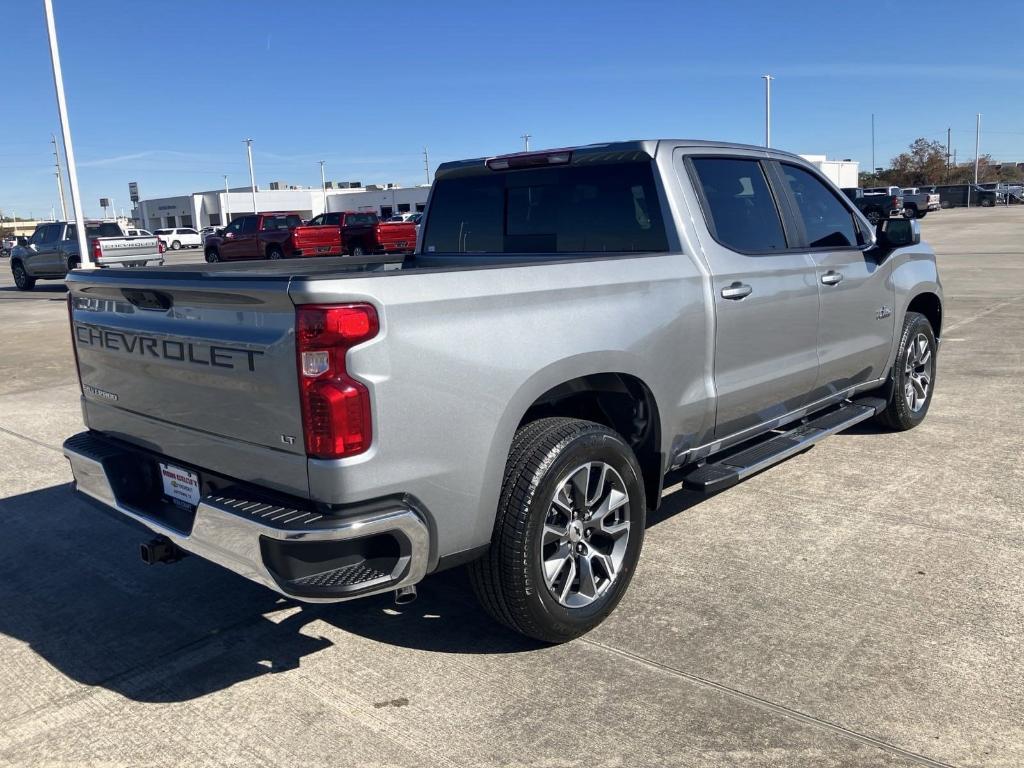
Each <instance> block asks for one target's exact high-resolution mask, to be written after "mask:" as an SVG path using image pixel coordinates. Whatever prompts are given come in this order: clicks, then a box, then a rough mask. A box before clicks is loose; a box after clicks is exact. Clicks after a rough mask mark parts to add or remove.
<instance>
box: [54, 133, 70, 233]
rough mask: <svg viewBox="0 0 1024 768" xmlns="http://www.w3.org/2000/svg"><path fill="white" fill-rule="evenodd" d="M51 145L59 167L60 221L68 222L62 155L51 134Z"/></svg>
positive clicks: (55, 138) (56, 164)
mask: <svg viewBox="0 0 1024 768" xmlns="http://www.w3.org/2000/svg"><path fill="white" fill-rule="evenodd" d="M50 143H51V144H53V162H54V165H55V166H56V167H57V193H58V194H59V195H60V220H61V221H67V220H68V206H67V204H66V203H65V202H64V177H63V174H62V173H61V170H60V153H59V152H58V151H57V137H56V136H54V135H53V134H52V133H51V134H50Z"/></svg>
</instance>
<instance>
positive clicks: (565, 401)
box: [515, 370, 665, 510]
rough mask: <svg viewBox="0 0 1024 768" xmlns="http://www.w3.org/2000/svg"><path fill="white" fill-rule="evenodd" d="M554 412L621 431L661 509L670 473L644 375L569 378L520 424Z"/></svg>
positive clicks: (651, 503) (535, 403) (650, 501)
mask: <svg viewBox="0 0 1024 768" xmlns="http://www.w3.org/2000/svg"><path fill="white" fill-rule="evenodd" d="M550 416H567V417H570V418H577V419H584V420H586V421H593V422H596V423H598V424H603V425H604V426H606V427H608V428H609V429H613V430H615V431H616V432H617V433H619V434H620V435H621V436H622V438H623V439H624V440H625V441H626V442H627V443H628V444H629V446H630V448H632V449H633V452H634V454H635V455H636V458H637V461H638V462H639V464H640V470H641V472H642V474H643V478H642V479H643V483H644V492H645V495H646V497H647V507H648V508H649V509H652V510H653V509H657V507H658V505H659V503H660V499H661V491H662V485H663V480H664V471H665V457H664V454H663V453H662V450H661V438H662V435H661V430H662V427H661V412H660V410H659V408H658V403H657V399H656V398H655V395H654V392H653V391H652V389H651V387H650V386H649V385H648V384H647V383H646V382H645V381H644V380H643V379H642V378H641V377H640V376H638V375H636V374H633V373H626V372H624V371H619V370H610V371H595V372H592V373H587V374H582V375H579V376H574V377H572V378H568V379H565V380H564V381H561V382H560V383H558V384H556V385H554V386H551V387H548V388H547V389H546V390H544V391H543V392H542V393H541V394H539V395H537V396H536V397H535V398H533V400H532V401H531V402H530V403H529V405H528V406H527V408H526V409H525V411H524V412H523V414H522V416H521V417H520V418H519V420H518V422H517V424H516V427H515V428H516V429H517V430H518V429H519V428H520V427H522V426H525V425H526V424H528V423H530V422H532V421H536V420H537V419H542V418H546V417H550Z"/></svg>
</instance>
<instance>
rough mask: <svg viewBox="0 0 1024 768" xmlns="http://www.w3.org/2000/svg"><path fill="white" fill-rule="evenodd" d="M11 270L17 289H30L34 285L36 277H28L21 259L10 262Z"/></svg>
mask: <svg viewBox="0 0 1024 768" xmlns="http://www.w3.org/2000/svg"><path fill="white" fill-rule="evenodd" d="M11 272H12V273H13V275H14V284H15V285H16V286H17V288H18V290H19V291H31V290H32V289H33V288H35V287H36V279H35V278H34V277H30V276H29V274H28V272H26V271H25V265H24V264H22V263H21V261H13V262H11Z"/></svg>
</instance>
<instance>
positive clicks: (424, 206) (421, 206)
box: [416, 203, 427, 213]
mask: <svg viewBox="0 0 1024 768" xmlns="http://www.w3.org/2000/svg"><path fill="white" fill-rule="evenodd" d="M425 210H427V204H426V203H416V213H423V212H424V211H425Z"/></svg>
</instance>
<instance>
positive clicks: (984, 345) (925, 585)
mask: <svg viewBox="0 0 1024 768" xmlns="http://www.w3.org/2000/svg"><path fill="white" fill-rule="evenodd" d="M923 229H924V235H925V238H926V239H928V240H929V241H930V242H931V243H932V244H933V245H934V247H935V249H936V250H937V251H938V253H939V265H940V268H941V270H942V276H943V281H944V285H945V290H946V300H947V306H946V309H947V312H946V320H945V327H944V329H943V347H942V353H941V355H940V358H939V359H940V366H939V372H938V377H937V389H936V394H935V399H934V402H933V404H932V408H931V412H930V414H929V416H928V419H927V421H926V422H925V423H924V425H923V426H922V427H921V428H919V429H917V430H914V431H911V432H907V433H903V434H891V433H886V432H882V431H878V430H876V429H874V428H871V427H861V428H857V429H855V430H853V431H850V432H847V433H844V434H841V435H838V436H836V437H834V438H832V439H830V440H828V441H826V442H825V443H823V444H821V445H820V446H818V447H816V448H814V449H813V450H812V451H810V452H808V453H806V454H803V455H801V456H798V457H796V458H794V459H791V460H790V461H788V462H786V463H784V464H782V465H781V466H778V467H776V468H774V469H771V470H769V471H768V472H765V473H763V474H761V475H759V476H757V477H755V478H752V479H751V480H748V481H747V482H745V483H743V484H741V485H739V486H737V487H735V488H733V489H731V490H728V491H726V492H725V493H722V494H720V495H718V496H715V497H713V498H710V499H707V500H700V499H698V498H697V497H695V496H692V495H690V494H688V493H686V492H682V491H679V490H678V489H672V488H670V489H669V492H668V493H667V496H666V499H665V502H664V506H663V509H662V510H661V511H660V512H659V513H658V514H657V515H656V516H655V517H654V518H653V519H652V520H650V525H649V530H648V533H647V539H646V544H645V550H644V554H643V557H642V559H641V564H640V568H639V570H638V572H637V575H636V578H635V580H634V582H633V585H632V587H631V589H630V591H629V592H628V594H627V596H626V598H625V599H624V601H623V602H622V604H621V605H620V606H619V608H618V610H617V611H616V612H615V613H614V614H613V615H612V616H611V618H610V619H609V620H608V621H607V622H606V623H605V624H604V625H602V626H601V627H600V628H599V629H597V630H596V631H595V632H593V633H591V634H590V635H588V636H586V637H584V638H583V639H581V640H578V641H575V642H572V643H569V644H567V645H564V646H561V647H541V646H538V645H536V644H534V643H530V642H527V641H525V640H522V639H521V638H518V637H517V636H514V635H511V634H509V633H507V632H506V631H504V630H503V629H501V628H500V627H497V626H495V625H493V624H492V623H491V622H490V621H489V620H488V619H487V618H486V617H485V616H484V615H483V614H482V613H481V611H480V610H479V609H478V608H477V606H476V604H475V602H474V599H473V597H472V594H471V593H470V591H469V589H468V585H467V583H466V581H465V578H464V576H463V574H462V573H461V572H459V571H456V572H450V573H446V574H443V575H441V576H438V577H436V578H432V579H428V580H427V581H426V582H425V583H424V584H423V585H422V586H421V589H420V598H419V600H418V601H417V602H415V603H413V604H411V605H409V606H403V607H396V606H394V605H392V602H391V600H390V598H384V597H379V598H370V599H367V600H364V601H361V602H355V603H349V604H343V605H335V606H317V607H308V606H299V605H297V604H295V603H291V602H289V601H285V600H281V599H278V598H277V597H275V596H274V595H273V594H271V593H270V592H268V591H266V590H264V589H262V588H260V587H257V586H255V585H252V584H250V583H248V582H246V581H244V580H242V579H241V578H239V577H236V576H234V575H233V574H231V573H228V572H227V571H223V570H221V569H219V568H217V567H216V566H213V565H210V564H207V563H205V562H203V561H201V560H198V559H196V558H187V559H186V560H184V561H182V562H181V563H179V564H177V565H174V566H157V567H147V566H145V565H143V564H142V563H141V561H140V560H139V556H138V543H139V541H140V538H141V537H140V534H138V533H136V532H135V531H134V530H132V529H129V528H127V527H125V526H124V525H122V524H121V523H119V522H117V521H114V520H109V519H107V518H105V517H103V516H100V515H98V514H97V513H96V512H95V511H94V510H93V509H92V508H90V507H88V506H86V505H85V504H83V503H82V502H81V501H79V500H78V499H77V498H76V497H75V495H74V494H73V493H72V491H71V486H70V481H71V475H70V472H69V470H68V467H67V463H66V461H65V460H64V458H63V456H62V455H61V453H60V445H61V442H62V441H63V440H64V438H65V437H67V436H68V435H71V434H73V433H74V432H76V431H79V430H80V429H82V423H81V416H80V412H79V406H78V395H79V393H78V385H77V381H76V378H75V373H74V369H73V362H72V357H71V350H70V345H69V338H68V328H67V318H66V314H65V291H64V288H63V286H62V284H60V283H50V282H42V283H40V284H39V285H38V287H37V289H36V291H35V292H33V293H29V294H26V293H19V292H17V291H16V290H15V289H14V288H13V285H12V281H11V277H10V273H9V270H8V267H7V261H6V260H2V261H0V272H2V276H0V329H2V336H0V449H2V456H3V464H2V472H0V524H2V526H3V530H2V533H0V659H2V660H0V765H11V766H44V765H76V766H77V765H104V766H115V765H116V766H120V765H138V764H155V763H158V762H159V763H162V764H167V765H186V764H187V765H239V766H258V765H268V766H306V765H309V766H339V765H345V766H349V765H351V766H385V765H399V766H431V767H434V766H448V765H451V766H481V765H502V766H548V767H552V766H577V765H587V766H606V765H607V766H629V767H632V766H647V765H650V766H663V765H680V766H719V765H737V766H740V765H742V766H815V768H819V767H821V766H833V765H834V766H876V765H886V766H904V765H906V766H912V765H926V766H938V765H956V766H1014V767H1017V766H1021V765H1024V469H1022V466H1021V454H1022V426H1024V352H1022V348H1024V206H1022V207H1020V208H1011V209H1005V210H1004V209H998V210H989V209H982V210H952V211H942V212H939V213H936V214H932V215H931V216H929V217H928V218H927V219H925V220H924V221H923ZM172 258H173V260H175V261H178V260H186V259H198V258H201V254H200V253H199V252H198V251H192V252H181V253H178V254H174V255H173V257H172Z"/></svg>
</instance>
